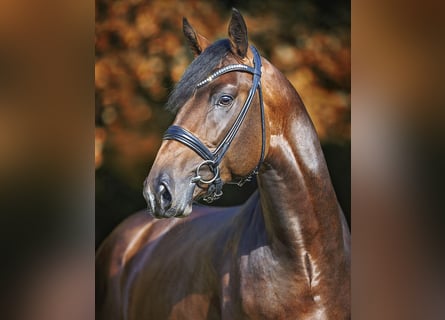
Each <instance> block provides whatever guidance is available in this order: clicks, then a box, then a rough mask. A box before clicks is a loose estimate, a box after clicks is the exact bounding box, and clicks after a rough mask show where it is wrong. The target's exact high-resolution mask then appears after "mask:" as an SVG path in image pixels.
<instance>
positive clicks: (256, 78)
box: [163, 46, 265, 203]
mask: <svg viewBox="0 0 445 320" xmlns="http://www.w3.org/2000/svg"><path fill="white" fill-rule="evenodd" d="M251 49H252V52H253V64H254V67H251V66H248V65H245V64H231V65H228V66H225V67H223V68H221V69H218V70H217V71H215V72H214V73H212V74H211V75H210V76H209V77H207V78H206V79H205V80H203V81H201V82H199V83H198V84H197V85H196V87H197V89H199V88H201V87H203V86H205V85H206V84H208V83H209V82H211V81H213V80H214V79H216V78H217V77H219V76H221V75H223V74H226V73H228V72H232V71H239V72H247V73H251V74H252V75H253V80H252V87H251V88H250V91H249V94H248V96H247V99H246V101H245V102H244V105H243V107H242V108H241V111H240V112H239V114H238V116H237V117H236V119H235V122H234V123H233V125H232V127H231V128H230V130H229V131H228V132H227V134H226V136H225V137H224V139H223V140H222V141H221V142H220V143H219V145H218V146H217V147H216V148H215V150H213V151H210V150H209V148H207V147H206V146H205V145H204V144H203V143H202V142H201V140H200V139H199V138H197V137H196V136H195V135H194V134H193V133H191V132H190V131H188V130H186V129H184V128H182V127H180V126H176V125H173V126H170V127H169V128H168V129H167V131H166V132H165V133H164V138H163V139H164V140H176V141H179V142H181V143H182V144H184V145H186V146H188V147H189V148H191V149H192V150H193V151H195V152H196V153H197V154H198V155H199V156H200V157H201V158H202V159H204V161H203V162H201V163H200V164H199V165H198V167H197V168H196V176H195V177H193V178H192V180H191V182H192V183H201V184H207V185H208V188H207V193H206V194H205V195H204V197H203V200H204V201H206V202H208V203H210V202H213V201H214V200H217V199H219V198H220V197H221V196H222V194H223V192H222V186H223V182H222V180H221V177H220V170H219V165H220V163H221V161H222V159H223V157H224V155H225V154H226V152H227V150H228V149H229V147H230V144H231V143H232V141H233V139H234V138H235V136H236V134H237V133H238V131H239V129H240V127H241V124H242V123H243V121H244V119H245V118H246V115H247V112H248V111H249V109H250V105H251V104H252V100H253V97H254V95H255V92H256V91H257V90H258V95H259V99H260V111H261V134H262V145H261V156H260V160H259V162H258V164H257V166H256V167H255V168H254V169H253V170H252V172H251V173H250V174H249V175H247V176H246V177H244V178H242V179H241V180H240V181H239V182H237V184H238V185H239V186H242V185H243V184H244V183H245V182H246V181H250V180H251V179H252V177H253V176H254V175H257V174H258V170H259V168H260V166H261V164H262V162H263V160H264V145H265V124H264V106H263V95H262V91H261V83H260V80H261V57H260V55H259V54H258V51H257V50H256V49H255V47H253V46H251ZM204 166H207V167H208V168H209V169H210V171H211V172H212V174H213V177H212V178H211V179H208V180H205V179H203V178H202V177H201V176H200V174H199V172H200V170H201V168H202V167H204Z"/></svg>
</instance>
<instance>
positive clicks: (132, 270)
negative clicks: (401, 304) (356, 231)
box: [96, 13, 350, 320]
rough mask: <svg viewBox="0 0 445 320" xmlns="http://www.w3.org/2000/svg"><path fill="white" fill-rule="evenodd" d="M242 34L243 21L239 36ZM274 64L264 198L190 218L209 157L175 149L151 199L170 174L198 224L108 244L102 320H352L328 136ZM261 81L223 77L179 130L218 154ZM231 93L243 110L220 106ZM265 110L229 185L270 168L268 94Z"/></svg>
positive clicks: (232, 164) (233, 160)
mask: <svg viewBox="0 0 445 320" xmlns="http://www.w3.org/2000/svg"><path fill="white" fill-rule="evenodd" d="M241 19H242V18H241ZM236 25H238V26H239V25H240V22H239V17H238V16H237V13H234V18H232V23H231V26H230V27H229V29H230V28H237V27H236ZM233 32H235V31H232V34H233ZM238 40H239V39H238ZM238 40H236V41H234V39H230V41H231V43H238V42H239V41H238ZM241 40H242V39H241ZM241 42H242V41H241ZM242 50H243V49H242V48H237V49H236V50H233V49H232V51H231V53H230V54H228V55H227V56H226V57H225V58H224V59H223V61H222V63H223V65H227V64H230V63H235V62H236V61H242V62H243V63H246V64H250V65H251V63H252V62H251V58H252V56H251V52H250V51H247V52H246V54H245V56H244V57H243V56H242V55H240V52H241V53H242ZM262 63H263V68H262V72H263V76H262V80H261V83H262V88H263V95H264V105H265V114H266V133H267V139H266V157H265V161H264V164H263V166H262V167H261V172H260V174H259V176H258V184H259V190H258V192H256V193H254V194H253V195H252V196H251V198H250V199H249V200H248V201H247V202H246V203H245V204H244V205H242V206H240V207H231V208H211V207H203V206H193V210H192V212H191V214H190V215H188V214H189V212H187V208H188V206H189V205H191V203H192V200H193V198H196V197H198V196H199V195H200V194H202V193H203V192H204V190H201V189H199V188H194V189H193V192H192V193H191V194H193V196H190V197H188V196H186V195H187V194H189V193H187V190H190V188H191V186H190V178H191V177H193V175H194V169H195V168H196V166H197V165H198V164H199V163H200V162H201V161H202V159H200V158H199V156H197V155H196V154H195V153H194V152H193V151H192V150H190V149H188V148H187V147H186V146H184V145H182V144H180V143H178V142H176V141H164V143H163V144H162V146H161V149H160V150H159V153H158V156H157V159H156V161H155V163H154V165H153V167H152V169H151V171H150V175H149V176H148V178H147V181H146V185H145V191H146V192H147V194H150V193H153V192H154V191H153V190H154V189H155V187H156V184H157V183H159V177H160V176H163V177H165V176H168V177H169V181H170V183H171V184H170V186H169V188H170V190H171V195H172V199H173V200H172V201H173V205H174V206H175V208H177V210H178V212H179V213H181V214H183V215H184V216H186V217H184V218H171V219H163V220H156V219H153V218H152V217H150V216H149V215H148V214H147V213H139V214H136V215H134V216H132V217H130V218H129V219H127V220H126V221H125V222H123V223H122V224H121V225H120V226H119V227H118V228H117V229H116V230H115V231H114V232H113V233H112V234H111V235H110V236H109V238H108V239H107V240H106V241H105V242H104V243H103V244H102V246H101V247H100V248H99V250H98V252H97V264H96V272H97V276H96V281H97V295H98V296H97V301H96V302H97V314H96V315H97V319H104V320H105V319H107V320H112V319H129V320H136V319H138V320H141V319H153V320H158V319H197V320H199V319H228V320H229V319H230V320H232V319H274V320H275V319H292V320H293V319H336V320H337V319H349V318H350V257H349V241H350V238H349V231H348V227H347V225H346V223H345V220H344V218H343V216H342V212H341V209H340V207H339V205H338V202H337V199H336V196H335V192H334V189H333V187H332V184H331V181H330V177H329V173H328V170H327V167H326V163H325V160H324V157H323V154H322V152H321V148H320V144H319V141H318V138H317V135H316V132H315V130H314V128H313V125H312V123H311V120H310V119H309V116H308V114H307V112H306V110H305V107H304V105H303V103H302V101H301V99H300V98H299V96H298V94H297V92H296V91H295V89H294V88H293V87H292V86H291V84H290V83H289V81H288V80H287V79H285V77H284V76H283V75H282V74H281V73H280V72H279V71H278V70H277V69H276V68H275V67H273V66H272V65H271V64H270V63H269V62H268V61H267V60H265V59H263V60H262ZM250 84H251V76H250V75H248V74H244V73H229V74H226V75H224V76H221V77H220V78H218V79H216V80H215V81H213V82H211V83H210V84H209V85H207V86H206V87H204V88H202V89H199V90H198V91H196V92H195V93H194V94H193V96H192V97H190V99H189V100H188V101H184V105H183V106H182V107H181V109H180V110H179V113H178V115H177V118H176V120H175V124H178V125H181V126H184V127H185V128H187V129H188V130H190V131H192V132H193V133H194V134H195V135H197V136H198V137H200V138H201V139H202V140H203V141H204V142H205V143H206V144H207V145H208V146H209V147H211V146H212V145H215V144H216V143H217V142H218V141H219V139H221V137H222V136H223V135H224V134H225V130H226V128H228V127H229V125H230V123H231V121H233V119H234V117H236V114H237V110H239V108H240V106H241V105H242V103H243V102H244V99H245V97H246V94H247V91H248V89H249V86H250ZM227 90H231V93H232V94H234V95H235V97H236V100H235V103H234V105H233V106H232V107H231V108H230V109H226V110H225V109H218V108H214V107H212V105H211V104H210V103H209V101H211V97H212V95H213V94H218V93H219V92H223V91H227ZM253 103H254V105H253V106H252V109H251V110H250V111H249V114H248V116H247V118H246V120H245V122H244V123H243V125H242V127H241V129H240V131H239V132H238V135H237V137H236V138H235V140H234V142H233V144H232V145H231V147H230V149H229V152H228V153H227V154H226V156H225V158H224V160H223V162H222V164H221V172H222V173H221V176H222V178H223V180H224V181H230V180H232V179H234V177H235V176H240V175H243V174H247V173H248V172H250V170H252V168H254V167H255V165H256V163H257V161H258V158H259V152H260V151H259V150H260V149H261V124H260V116H259V108H258V97H256V98H255V99H254V102H253ZM192 111H193V112H192ZM192 187H193V186H192ZM181 210H182V211H181Z"/></svg>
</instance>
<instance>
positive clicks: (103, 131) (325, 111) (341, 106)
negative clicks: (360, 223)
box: [95, 0, 351, 242]
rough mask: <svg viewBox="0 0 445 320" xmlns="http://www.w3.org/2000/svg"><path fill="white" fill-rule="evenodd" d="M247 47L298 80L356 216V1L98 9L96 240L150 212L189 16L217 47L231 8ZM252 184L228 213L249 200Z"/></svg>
mask: <svg viewBox="0 0 445 320" xmlns="http://www.w3.org/2000/svg"><path fill="white" fill-rule="evenodd" d="M232 7H236V8H237V9H239V10H240V11H241V13H242V14H243V17H244V18H245V20H246V24H247V28H248V32H249V39H250V41H251V43H253V44H254V45H255V46H256V47H257V48H258V49H259V51H260V53H261V54H262V55H263V56H264V57H266V58H267V59H269V60H270V61H271V62H272V63H273V64H274V65H275V66H276V67H277V68H279V69H280V70H281V71H282V72H283V73H284V74H285V75H286V76H287V78H288V79H289V80H290V81H291V83H292V84H293V85H294V87H295V88H296V89H297V91H298V92H299V93H300V95H301V97H302V99H303V101H304V103H305V105H306V108H307V109H308V111H309V114H310V115H311V117H312V120H313V122H314V124H315V126H316V129H317V132H318V134H319V137H320V140H321V142H322V145H323V149H324V151H325V154H326V157H327V160H328V165H329V167H330V171H331V175H332V178H333V183H334V186H335V187H336V191H337V195H338V198H339V200H340V202H341V205H342V207H343V209H344V210H345V212H346V214H347V215H348V217H349V214H350V199H349V197H350V109H351V103H350V89H351V86H350V80H351V78H350V53H351V51H350V3H349V2H348V1H344V0H338V1H322V0H317V1H308V0H301V1H262V2H258V1H242V2H241V1H197V0H188V1H165V0H152V1H141V0H123V1H105V0H97V1H96V9H95V10H96V27H95V28H96V32H95V49H96V59H95V92H96V93H95V96H96V98H95V99H96V119H95V123H96V131H95V163H96V242H100V241H101V240H102V239H103V237H104V236H106V234H108V233H109V232H110V231H111V229H112V228H113V227H114V226H115V225H116V224H117V223H119V222H120V221H121V220H122V219H123V218H125V217H126V216H128V215H129V214H131V213H133V212H135V211H136V210H140V209H143V208H144V207H145V203H144V200H143V197H142V191H141V190H142V183H143V180H144V179H145V177H146V175H147V174H148V172H149V170H150V166H151V164H152V162H153V160H154V157H155V155H156V153H157V150H158V148H159V146H160V143H161V138H162V134H163V132H164V131H165V129H166V128H167V127H168V125H169V124H170V123H171V122H172V120H173V118H174V115H172V114H170V113H168V112H167V111H165V110H164V104H165V102H166V100H167V98H168V94H169V92H170V91H171V90H172V88H173V87H174V85H175V83H176V82H177V81H179V79H180V77H181V75H182V74H183V72H184V70H185V69H186V68H187V66H188V65H189V64H190V62H191V60H192V55H191V52H190V50H189V47H188V45H187V44H186V43H185V40H184V37H183V34H182V17H184V16H185V17H187V18H188V20H189V21H190V23H191V24H192V25H193V27H194V28H195V30H197V31H198V32H199V33H201V34H202V35H204V36H205V37H207V38H208V39H209V40H211V41H214V40H216V39H219V38H223V37H227V26H228V21H229V19H230V15H231V8H232ZM254 188H255V185H254V184H252V185H250V186H247V187H246V188H243V189H241V190H242V191H243V192H244V193H242V192H241V193H240V191H239V189H237V190H236V191H235V192H231V191H230V190H229V191H227V192H226V194H225V195H226V196H225V197H224V199H223V201H221V202H220V203H217V204H220V205H229V204H234V203H239V202H242V201H244V199H245V198H246V196H247V195H248V194H249V193H250V192H251V191H252V190H253V189H254Z"/></svg>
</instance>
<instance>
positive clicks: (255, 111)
mask: <svg viewBox="0 0 445 320" xmlns="http://www.w3.org/2000/svg"><path fill="white" fill-rule="evenodd" d="M183 31H184V35H185V37H186V39H187V40H188V42H189V44H190V47H191V49H192V51H193V53H194V55H195V59H194V60H193V62H192V63H191V65H190V66H189V67H188V69H187V70H186V71H185V73H184V75H183V76H182V78H181V80H180V81H179V82H178V84H177V85H176V87H175V89H174V90H173V92H172V93H171V95H170V97H169V100H168V102H167V108H168V109H169V110H171V111H173V112H176V113H177V115H176V118H175V120H174V123H173V125H172V126H171V127H169V128H168V130H167V131H166V133H165V135H164V141H163V143H162V145H161V147H160V149H159V151H158V154H157V156H156V159H155V162H154V164H153V166H152V168H151V171H150V173H149V175H148V177H147V178H146V180H145V182H144V191H143V194H144V197H145V199H146V201H147V203H148V208H149V211H150V212H151V214H152V215H153V216H154V217H157V218H170V217H185V216H188V215H189V214H190V213H191V211H192V203H193V201H194V200H196V199H198V198H204V200H206V201H208V202H211V201H212V200H215V199H217V198H219V197H220V196H221V195H222V191H221V188H222V185H223V184H224V183H240V182H243V181H244V180H246V179H248V178H250V177H251V176H253V175H254V174H256V173H258V169H259V167H260V165H261V163H262V160H263V159H264V154H265V148H266V146H265V142H266V140H267V139H266V137H265V120H264V118H265V115H264V106H263V101H262V92H261V84H260V80H261V57H260V56H259V54H258V53H257V51H256V49H255V48H254V47H252V46H249V43H248V37H247V28H246V24H245V22H244V19H243V17H242V16H241V14H240V13H239V12H238V11H237V10H236V9H234V10H233V13H232V17H231V20H230V23H229V28H228V38H227V39H222V40H218V41H216V42H214V43H213V44H210V43H209V42H208V40H207V39H206V38H205V37H203V36H202V35H200V34H198V33H197V32H196V31H195V30H194V29H193V27H192V26H191V25H190V24H189V22H188V21H187V19H185V18H184V20H183Z"/></svg>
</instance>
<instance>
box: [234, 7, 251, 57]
mask: <svg viewBox="0 0 445 320" xmlns="http://www.w3.org/2000/svg"><path fill="white" fill-rule="evenodd" d="M229 39H230V45H231V48H232V52H233V53H234V54H237V55H238V56H240V57H241V58H244V57H245V56H246V54H247V48H248V46H249V41H248V39H247V27H246V23H245V22H244V19H243V16H242V15H241V13H239V11H238V10H237V9H235V8H233V9H232V19H231V20H230V24H229Z"/></svg>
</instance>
